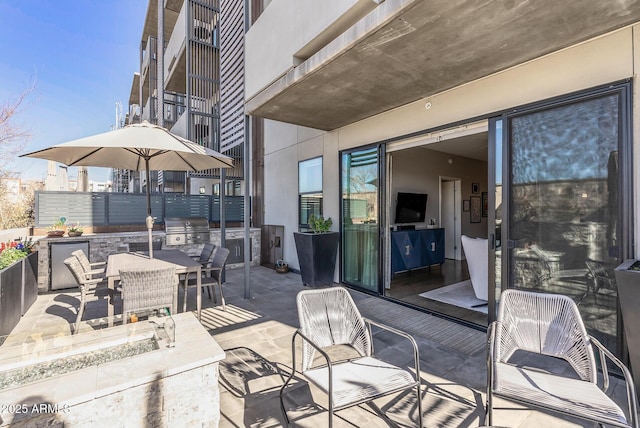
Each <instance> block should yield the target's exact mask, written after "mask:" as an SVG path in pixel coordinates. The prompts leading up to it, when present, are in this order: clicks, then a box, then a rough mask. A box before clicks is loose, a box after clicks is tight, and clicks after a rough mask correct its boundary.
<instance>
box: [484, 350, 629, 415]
mask: <svg viewBox="0 0 640 428" xmlns="http://www.w3.org/2000/svg"><path fill="white" fill-rule="evenodd" d="M494 394H496V395H500V396H502V397H505V398H511V399H513V400H514V401H518V402H521V403H527V404H531V405H532V406H537V407H543V408H548V409H552V410H557V411H560V412H567V413H571V414H573V415H582V417H584V418H587V419H590V420H594V421H600V422H603V423H605V424H615V425H617V426H628V425H629V423H628V422H627V418H626V417H625V415H624V412H623V411H622V410H621V409H620V407H618V406H617V405H616V404H615V403H614V402H613V401H612V400H611V399H610V398H609V397H608V396H607V395H606V394H605V393H604V392H602V390H601V389H600V388H598V386H597V385H596V384H594V383H591V382H586V381H583V380H579V379H571V378H567V377H563V376H558V375H554V374H548V373H543V372H539V371H537V370H531V369H526V368H522V367H516V366H514V365H512V364H507V363H496V366H495V387H494Z"/></svg>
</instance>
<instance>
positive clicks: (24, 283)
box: [0, 252, 38, 336]
mask: <svg viewBox="0 0 640 428" xmlns="http://www.w3.org/2000/svg"><path fill="white" fill-rule="evenodd" d="M37 295H38V253H37V252H34V253H31V254H29V255H28V256H27V257H25V258H23V259H20V260H18V261H17V262H15V263H14V264H12V265H11V266H8V267H7V268H5V269H2V270H0V335H3V336H4V335H7V334H9V333H11V330H13V328H14V327H15V326H16V325H17V324H18V321H20V317H21V316H22V315H24V313H25V312H27V310H28V309H29V307H31V305H32V304H33V302H35V300H36V297H37Z"/></svg>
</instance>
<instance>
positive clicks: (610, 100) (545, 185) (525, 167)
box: [509, 95, 619, 350]
mask: <svg viewBox="0 0 640 428" xmlns="http://www.w3.org/2000/svg"><path fill="white" fill-rule="evenodd" d="M618 105H619V100H618V95H607V96H602V97H600V98H596V99H590V100H586V101H581V102H578V103H574V104H570V105H562V106H559V107H556V108H553V109H548V110H544V111H538V112H534V113H530V114H525V115H522V116H519V117H515V118H513V119H511V121H510V128H509V135H510V140H511V165H512V166H511V183H512V186H511V192H510V193H511V195H510V217H511V218H510V223H509V238H510V240H511V241H512V242H513V243H514V248H513V249H511V250H510V269H509V274H510V276H511V277H510V283H511V284H513V285H514V286H515V287H518V288H525V289H534V290H538V291H544V292H551V293H561V294H565V295H568V296H570V297H571V298H573V299H574V300H575V301H576V302H577V303H578V304H579V308H580V311H581V313H582V316H583V319H584V320H585V324H586V326H587V329H588V330H589V332H590V333H591V334H594V335H595V336H596V337H597V338H599V339H600V340H601V341H602V342H603V343H605V345H606V346H607V347H609V348H610V349H611V350H615V338H616V336H617V305H616V299H617V293H616V287H615V280H614V279H613V275H612V269H613V267H614V266H616V265H617V264H618V263H619V260H618V253H619V252H618V242H617V239H616V236H617V218H618V209H617V207H618V203H617V201H618V188H619V186H618V141H619V107H618Z"/></svg>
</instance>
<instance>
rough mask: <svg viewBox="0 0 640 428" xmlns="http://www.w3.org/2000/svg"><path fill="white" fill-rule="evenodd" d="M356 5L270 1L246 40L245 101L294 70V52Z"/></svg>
mask: <svg viewBox="0 0 640 428" xmlns="http://www.w3.org/2000/svg"><path fill="white" fill-rule="evenodd" d="M359 1H363V0H322V1H318V0H273V1H272V2H271V3H270V4H269V7H267V8H266V9H265V10H264V12H263V13H262V14H261V15H260V17H259V18H258V20H257V21H256V22H255V23H254V24H253V25H252V26H251V28H250V29H249V31H248V32H247V35H246V36H245V94H246V96H247V99H248V98H251V97H252V96H253V95H255V93H256V92H258V91H259V90H260V89H262V88H264V87H265V86H266V85H268V84H269V83H270V82H272V81H273V80H275V79H276V78H278V77H279V76H280V75H282V74H283V73H285V72H286V71H288V70H289V69H290V68H291V67H293V66H295V65H296V63H295V62H296V61H295V58H294V56H295V54H296V52H298V51H299V50H301V49H302V48H304V47H305V45H307V44H308V43H310V42H311V41H312V40H313V39H314V38H316V37H317V36H318V35H319V34H320V33H321V32H323V31H324V30H326V29H327V28H328V27H329V26H330V25H331V24H332V23H333V22H335V21H337V20H338V19H339V18H340V17H341V16H343V15H344V14H345V13H347V12H348V11H349V9H350V8H351V7H353V6H354V5H356V4H357V3H358V2H359ZM366 1H368V2H370V1H371V0H366Z"/></svg>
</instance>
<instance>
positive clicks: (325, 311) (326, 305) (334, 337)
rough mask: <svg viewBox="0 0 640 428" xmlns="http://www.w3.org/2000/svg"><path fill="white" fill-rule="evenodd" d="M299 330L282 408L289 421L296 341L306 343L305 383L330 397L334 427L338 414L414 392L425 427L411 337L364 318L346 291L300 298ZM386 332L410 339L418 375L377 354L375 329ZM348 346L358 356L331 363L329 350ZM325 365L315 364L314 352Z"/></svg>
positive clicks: (416, 356)
mask: <svg viewBox="0 0 640 428" xmlns="http://www.w3.org/2000/svg"><path fill="white" fill-rule="evenodd" d="M296 302H297V306H298V318H299V321H300V328H299V329H298V330H297V331H296V332H295V333H294V335H293V338H292V341H291V353H292V358H293V365H292V371H291V374H290V376H289V378H288V379H287V380H286V382H285V383H284V385H282V387H281V389H280V407H281V409H282V413H283V415H284V417H285V419H286V421H287V423H289V417H288V415H287V411H286V409H285V406H284V391H285V388H286V387H287V385H288V384H289V383H290V382H291V380H292V379H293V377H294V375H295V373H296V337H298V336H299V337H300V338H301V339H302V369H301V373H302V375H303V376H304V378H305V379H307V380H308V381H310V382H312V383H313V384H315V385H316V386H317V387H318V388H320V389H321V390H322V391H323V392H324V393H325V394H327V396H328V402H329V409H328V410H329V424H328V426H329V427H331V426H332V425H333V413H334V412H336V411H338V410H341V409H345V408H347V407H351V406H355V405H358V404H361V403H367V402H371V401H373V400H375V399H377V398H380V397H383V396H386V395H389V394H394V393H397V392H400V391H403V390H406V389H411V388H415V392H416V402H417V419H418V425H419V426H420V427H422V406H421V400H420V366H419V360H420V358H419V354H418V346H417V345H416V342H415V340H414V339H413V338H412V337H411V336H410V335H408V334H406V333H404V332H401V331H399V330H397V329H394V328H391V327H388V326H386V325H383V324H380V323H377V322H373V321H371V320H368V319H366V318H363V317H362V316H361V315H360V312H359V311H358V308H357V307H356V305H355V303H354V302H353V299H352V298H351V295H350V294H349V292H348V291H347V290H346V289H345V288H343V287H331V288H323V289H313V290H304V291H301V292H299V293H298V296H297V298H296ZM372 325H375V326H376V327H379V328H382V329H384V330H387V331H389V332H392V333H395V334H397V335H400V336H402V337H404V338H405V339H407V340H408V341H409V342H410V343H411V345H412V346H413V352H414V360H415V361H414V362H415V374H412V373H411V372H410V371H408V370H405V369H402V368H400V367H397V366H395V365H393V364H390V363H387V362H384V361H382V360H380V359H378V358H376V357H375V356H374V355H373V354H374V352H373V338H372V335H371V326H372ZM334 345H349V346H351V347H352V348H353V349H354V350H355V351H357V353H358V354H359V355H360V356H359V357H356V358H353V359H349V360H341V361H331V359H330V357H329V355H328V354H327V353H326V352H325V350H324V349H325V348H327V347H330V346H334ZM316 351H317V352H318V353H319V354H320V355H322V356H323V357H324V361H325V364H323V365H319V366H318V365H316V366H313V360H314V355H315V352H316Z"/></svg>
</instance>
